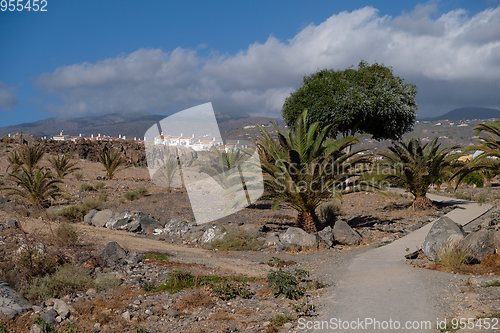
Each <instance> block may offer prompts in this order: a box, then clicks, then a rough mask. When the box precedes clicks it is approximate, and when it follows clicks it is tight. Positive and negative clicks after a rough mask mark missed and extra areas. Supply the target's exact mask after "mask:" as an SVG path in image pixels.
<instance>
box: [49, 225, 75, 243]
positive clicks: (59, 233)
mask: <svg viewBox="0 0 500 333" xmlns="http://www.w3.org/2000/svg"><path fill="white" fill-rule="evenodd" d="M54 236H55V239H54V241H55V243H56V244H57V245H59V246H66V247H69V246H73V245H75V244H76V242H77V241H78V233H77V232H76V229H75V228H74V227H73V226H72V225H70V224H69V223H67V222H63V223H61V224H60V225H59V226H58V227H57V228H56V230H55V232H54Z"/></svg>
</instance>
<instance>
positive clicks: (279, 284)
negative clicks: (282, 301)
mask: <svg viewBox="0 0 500 333" xmlns="http://www.w3.org/2000/svg"><path fill="white" fill-rule="evenodd" d="M267 279H268V280H269V282H268V285H269V287H271V288H272V292H273V295H274V297H286V298H288V299H291V300H296V299H299V298H301V297H302V295H304V292H305V288H303V287H301V286H299V282H298V281H297V278H296V277H295V276H293V275H292V274H291V273H290V272H287V271H284V270H281V269H280V270H277V271H274V272H270V273H269V274H268V275H267Z"/></svg>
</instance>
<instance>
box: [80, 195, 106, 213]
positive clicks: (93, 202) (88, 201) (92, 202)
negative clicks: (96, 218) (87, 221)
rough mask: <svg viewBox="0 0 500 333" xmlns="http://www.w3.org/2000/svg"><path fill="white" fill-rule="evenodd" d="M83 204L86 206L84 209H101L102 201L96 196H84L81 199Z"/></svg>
mask: <svg viewBox="0 0 500 333" xmlns="http://www.w3.org/2000/svg"><path fill="white" fill-rule="evenodd" d="M82 203H83V205H84V206H85V207H86V209H85V210H86V211H88V212H89V211H91V210H92V209H97V210H102V201H101V200H99V199H96V198H85V199H83V200H82Z"/></svg>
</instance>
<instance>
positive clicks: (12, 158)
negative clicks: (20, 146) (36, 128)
mask: <svg viewBox="0 0 500 333" xmlns="http://www.w3.org/2000/svg"><path fill="white" fill-rule="evenodd" d="M7 161H8V162H9V166H8V167H7V171H8V170H9V168H10V167H12V172H18V171H19V169H20V168H21V165H23V162H22V161H21V157H20V156H19V154H18V153H17V150H14V151H13V152H12V153H10V154H9V156H7Z"/></svg>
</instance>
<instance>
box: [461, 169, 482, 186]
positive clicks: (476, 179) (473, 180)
mask: <svg viewBox="0 0 500 333" xmlns="http://www.w3.org/2000/svg"><path fill="white" fill-rule="evenodd" d="M462 181H463V182H464V183H466V184H467V185H469V186H471V185H476V187H483V186H484V177H483V175H481V174H480V173H479V172H471V173H469V174H468V175H467V176H465V177H464V179H463V180H462Z"/></svg>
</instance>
